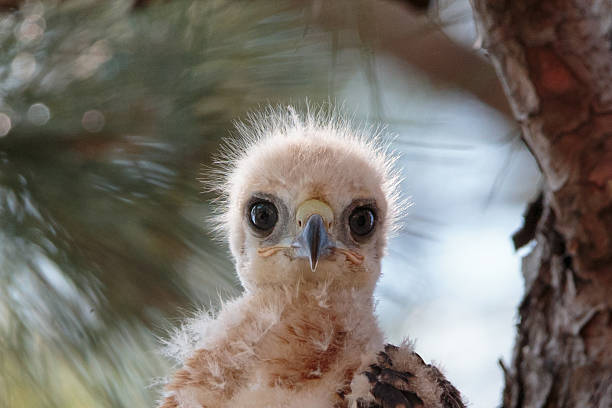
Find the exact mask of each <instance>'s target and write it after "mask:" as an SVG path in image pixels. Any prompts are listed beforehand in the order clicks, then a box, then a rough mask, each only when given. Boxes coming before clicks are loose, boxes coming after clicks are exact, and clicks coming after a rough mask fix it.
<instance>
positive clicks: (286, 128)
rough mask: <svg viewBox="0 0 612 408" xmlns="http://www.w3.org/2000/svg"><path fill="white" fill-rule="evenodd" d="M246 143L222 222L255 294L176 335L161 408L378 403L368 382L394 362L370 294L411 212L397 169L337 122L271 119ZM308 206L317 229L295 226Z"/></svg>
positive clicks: (231, 147)
mask: <svg viewBox="0 0 612 408" xmlns="http://www.w3.org/2000/svg"><path fill="white" fill-rule="evenodd" d="M238 130H239V133H240V137H238V138H236V139H233V140H230V141H229V142H228V144H227V145H226V147H225V151H224V153H223V154H224V156H223V157H224V158H223V159H222V160H221V162H222V170H220V171H219V172H217V173H216V178H218V179H220V180H222V182H220V183H217V184H216V188H217V189H218V190H219V191H220V192H221V195H222V198H221V201H220V202H221V206H220V212H219V215H218V217H216V219H217V220H219V221H218V227H219V229H220V230H222V231H224V232H225V233H226V236H227V239H228V241H229V245H230V249H231V252H232V255H233V257H234V259H235V262H236V271H237V273H238V276H239V277H240V280H241V282H242V284H243V286H244V288H245V292H244V294H243V295H242V296H241V297H240V298H238V299H235V300H233V301H230V302H228V303H226V304H224V305H223V307H222V309H221V311H220V312H219V314H218V315H217V316H210V315H209V314H206V313H203V314H201V315H200V316H197V317H196V318H194V319H192V320H191V321H189V322H187V323H186V324H185V325H184V326H183V327H182V328H181V329H180V330H178V331H177V333H176V335H175V337H174V339H173V340H172V341H171V342H170V343H169V346H168V352H169V354H170V355H171V356H172V357H174V358H175V359H176V360H177V362H178V364H179V366H180V368H179V369H178V370H177V372H176V373H174V375H173V376H172V378H171V379H169V381H168V384H167V385H166V388H165V391H164V396H163V401H161V403H160V406H162V407H163V408H171V407H181V408H196V407H197V408H200V407H219V408H223V407H253V408H259V407H315V408H319V407H321V408H323V407H347V406H350V404H356V401H357V400H358V399H360V400H361V401H372V399H373V397H372V395H371V394H370V391H369V387H368V386H367V380H366V379H365V377H364V376H363V375H362V374H361V373H362V372H363V371H365V370H366V369H367V368H368V367H369V366H370V365H371V364H372V363H373V362H375V360H376V354H377V352H378V351H380V350H382V349H383V336H382V334H381V332H380V330H379V328H378V325H377V321H376V318H375V315H374V301H373V297H372V295H373V290H374V287H375V284H376V281H377V280H378V277H379V275H380V261H381V257H382V256H383V254H384V250H385V246H386V242H387V238H388V236H389V234H390V233H392V232H393V231H394V229H395V228H396V226H397V220H398V217H399V215H400V212H401V210H402V208H403V207H404V205H403V204H404V203H402V202H401V201H400V200H399V199H398V191H397V184H398V177H397V173H396V172H395V171H394V169H393V162H394V156H393V155H392V154H389V152H388V151H387V148H386V146H385V145H384V144H383V143H382V142H381V137H380V134H378V132H376V131H374V130H373V129H370V128H361V129H356V128H353V127H351V126H349V124H348V122H347V121H346V120H345V119H343V118H342V117H340V116H338V115H337V114H334V113H332V114H329V115H324V114H321V113H314V114H313V113H307V114H305V115H299V114H298V113H296V112H295V110H294V109H293V108H286V109H277V110H272V109H270V110H267V111H265V112H263V113H260V114H258V115H256V116H254V117H252V118H251V121H250V122H249V123H248V124H240V125H238ZM306 202H309V203H310V204H308V208H309V209H310V208H311V207H312V208H314V209H312V210H308V211H310V212H308V214H307V215H308V217H309V218H308V221H307V222H306V219H305V218H304V219H303V220H302V218H299V217H297V216H296V214H298V213H300V211H302V213H303V212H304V211H306V210H303V209H304V207H305V204H304V203H306ZM312 203H314V204H312ZM298 218H299V219H298ZM304 224H306V225H304ZM270 225H271V226H270ZM370 227H371V228H370ZM364 231H365V233H364ZM313 259H314V264H313ZM309 260H310V263H309ZM313 269H314V270H313ZM410 350H411V349H410ZM431 395H433V396H434V397H432V398H433V400H432V402H431V404H430V405H427V406H432V407H433V406H438V404H437V403H436V402H435V401H434V400H435V398H436V397H435V395H436V393H435V392H433V393H432V394H431ZM425 402H428V401H425ZM364 406H365V405H364Z"/></svg>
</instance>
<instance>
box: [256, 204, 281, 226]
mask: <svg viewBox="0 0 612 408" xmlns="http://www.w3.org/2000/svg"><path fill="white" fill-rule="evenodd" d="M249 215H250V219H251V224H253V226H254V227H255V228H256V229H258V230H260V231H268V230H271V229H272V228H274V226H275V225H276V221H278V211H277V210H276V207H275V206H274V204H272V203H271V202H269V201H258V202H256V203H254V204H253V205H251V210H250V211H249Z"/></svg>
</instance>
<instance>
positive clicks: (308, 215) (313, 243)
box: [291, 200, 335, 272]
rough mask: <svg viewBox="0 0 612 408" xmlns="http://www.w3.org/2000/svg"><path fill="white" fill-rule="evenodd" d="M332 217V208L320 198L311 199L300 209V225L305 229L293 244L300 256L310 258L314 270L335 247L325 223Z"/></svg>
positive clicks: (298, 216)
mask: <svg viewBox="0 0 612 408" xmlns="http://www.w3.org/2000/svg"><path fill="white" fill-rule="evenodd" d="M332 217H333V212H332V211H331V208H329V206H328V205H327V204H325V203H323V202H321V201H318V200H309V201H307V202H305V203H304V204H302V205H301V206H300V208H299V209H298V212H297V219H298V225H299V226H300V227H303V229H302V231H301V232H300V233H299V235H298V236H297V237H296V238H295V240H294V241H293V243H292V244H291V246H292V247H293V248H295V249H296V255H297V256H298V257H300V258H308V260H309V261H310V269H311V270H312V271H313V272H314V271H315V269H317V264H318V263H319V259H321V258H322V257H324V256H326V255H329V254H330V253H331V251H332V249H333V248H335V245H334V243H333V241H332V240H331V238H330V237H329V235H328V234H327V229H326V225H325V224H326V218H329V219H330V220H331V218H332ZM330 225H331V223H330Z"/></svg>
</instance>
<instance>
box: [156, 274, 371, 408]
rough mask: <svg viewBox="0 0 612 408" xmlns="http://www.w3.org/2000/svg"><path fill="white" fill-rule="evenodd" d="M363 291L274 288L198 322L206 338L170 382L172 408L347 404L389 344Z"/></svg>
mask: <svg viewBox="0 0 612 408" xmlns="http://www.w3.org/2000/svg"><path fill="white" fill-rule="evenodd" d="M330 293H334V294H333V295H331V296H330ZM363 296H364V294H363V293H359V292H358V291H351V290H344V291H340V292H330V288H329V287H326V286H325V285H322V284H314V285H312V286H310V285H305V287H302V288H300V290H299V291H295V289H294V288H266V289H261V290H256V291H254V292H252V293H247V294H246V295H245V296H243V297H241V298H239V299H237V300H235V301H233V302H231V303H228V304H225V305H224V308H223V310H222V311H221V312H220V313H219V315H218V316H217V318H216V319H215V320H210V321H208V322H206V323H205V324H204V325H203V324H202V320H200V319H196V320H195V321H194V322H196V326H195V327H193V328H192V329H191V331H192V333H191V336H201V337H200V339H199V341H200V342H199V343H198V344H197V345H196V347H195V350H193V352H192V353H191V355H190V356H189V358H187V360H186V363H185V366H184V367H183V368H182V369H181V370H180V371H179V372H178V373H176V375H175V376H174V381H173V382H172V383H170V385H169V387H168V390H169V391H171V395H172V397H171V398H170V401H171V402H170V403H167V404H166V405H165V406H166V407H171V406H179V407H202V406H204V407H279V408H280V407H296V408H297V407H335V406H338V407H340V406H347V405H346V401H345V399H344V394H348V393H349V392H350V384H351V381H352V379H353V377H354V375H355V373H358V372H360V371H365V369H366V368H367V367H368V366H369V365H370V364H372V363H373V360H369V359H368V358H367V356H370V357H371V358H374V356H375V355H376V353H377V352H378V351H379V350H381V348H382V345H383V343H382V335H381V334H380V332H379V330H378V327H377V324H376V321H375V318H374V315H373V305H372V303H371V302H369V301H368V298H367V297H365V299H363ZM364 300H365V301H364ZM364 357H366V358H365V359H364ZM173 404H174V405H173Z"/></svg>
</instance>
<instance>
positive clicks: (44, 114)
mask: <svg viewBox="0 0 612 408" xmlns="http://www.w3.org/2000/svg"><path fill="white" fill-rule="evenodd" d="M49 118H51V111H49V108H47V105H45V104H42V103H35V104H34V105H32V106H30V109H28V120H29V121H30V122H32V123H33V124H34V125H36V126H42V125H44V124H45V123H47V122H48V121H49Z"/></svg>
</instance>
